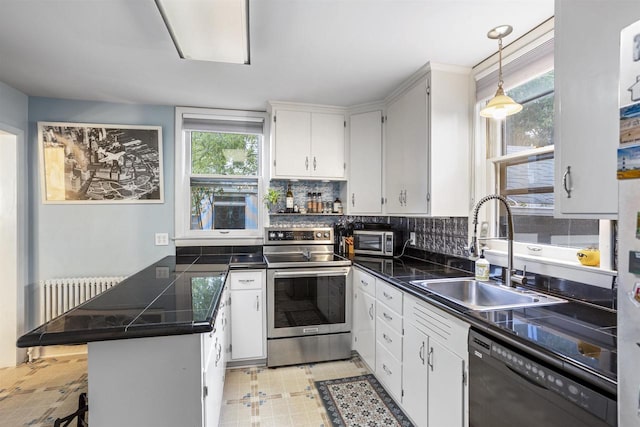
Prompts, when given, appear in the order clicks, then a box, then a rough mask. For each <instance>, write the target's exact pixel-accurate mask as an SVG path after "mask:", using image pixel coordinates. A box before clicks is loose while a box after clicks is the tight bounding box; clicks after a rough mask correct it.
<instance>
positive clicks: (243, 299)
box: [229, 270, 266, 360]
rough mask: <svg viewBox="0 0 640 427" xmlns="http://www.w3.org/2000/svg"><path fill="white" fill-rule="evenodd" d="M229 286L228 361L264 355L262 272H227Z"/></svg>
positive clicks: (264, 282) (263, 281) (264, 287)
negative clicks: (229, 354) (229, 330)
mask: <svg viewBox="0 0 640 427" xmlns="http://www.w3.org/2000/svg"><path fill="white" fill-rule="evenodd" d="M229 282H230V287H231V304H230V311H231V360H245V359H262V358H265V357H266V311H265V308H264V306H265V301H266V272H265V270H243V271H232V272H230V273H229Z"/></svg>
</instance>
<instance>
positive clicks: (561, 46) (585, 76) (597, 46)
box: [554, 0, 640, 218]
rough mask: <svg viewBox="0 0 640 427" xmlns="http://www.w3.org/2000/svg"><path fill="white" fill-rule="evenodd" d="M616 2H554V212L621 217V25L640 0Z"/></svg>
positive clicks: (637, 10) (637, 11) (638, 12)
mask: <svg viewBox="0 0 640 427" xmlns="http://www.w3.org/2000/svg"><path fill="white" fill-rule="evenodd" d="M614 3H615V6H614V5H613V4H611V3H610V2H580V1H573V0H556V2H555V41H554V42H555V55H554V62H555V64H554V67H555V123H554V125H555V135H554V140H555V141H554V143H555V156H556V159H555V216H556V217H574V218H616V216H617V211H618V184H617V182H616V167H617V161H616V149H617V147H618V140H619V113H618V111H619V109H618V74H619V71H618V68H619V63H620V60H619V55H620V30H621V29H622V28H623V27H625V26H627V25H628V24H631V23H632V22H633V21H635V20H637V19H638V17H639V16H640V2H614ZM594 28H597V31H594ZM565 188H566V190H565Z"/></svg>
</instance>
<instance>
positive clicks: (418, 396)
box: [402, 295, 469, 427]
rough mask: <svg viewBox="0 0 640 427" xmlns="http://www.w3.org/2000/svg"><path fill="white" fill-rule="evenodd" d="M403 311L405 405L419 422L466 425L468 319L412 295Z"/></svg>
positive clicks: (409, 413)
mask: <svg viewBox="0 0 640 427" xmlns="http://www.w3.org/2000/svg"><path fill="white" fill-rule="evenodd" d="M404 312H405V331H404V333H405V335H404V340H403V355H404V360H403V384H402V388H403V393H402V395H403V398H402V407H403V408H404V410H405V411H406V413H407V415H408V416H409V417H410V418H411V419H412V420H413V421H414V422H415V424H416V425H417V426H418V427H421V426H430V427H433V426H436V427H440V426H442V427H458V426H459V427H465V426H467V425H468V405H467V402H468V389H467V380H466V379H467V370H468V367H467V364H468V355H467V337H468V333H469V325H468V324H466V323H465V322H463V321H461V320H460V319H458V318H456V317H454V316H452V315H450V314H448V313H446V312H444V311H442V310H440V309H438V308H435V307H433V306H431V305H430V304H428V303H426V302H424V301H421V300H418V299H417V298H414V297H412V296H409V295H405V298H404Z"/></svg>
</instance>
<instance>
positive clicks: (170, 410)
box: [18, 255, 262, 426]
mask: <svg viewBox="0 0 640 427" xmlns="http://www.w3.org/2000/svg"><path fill="white" fill-rule="evenodd" d="M242 258H243V257H242V256H234V255H210V256H202V255H195V256H182V257H173V256H169V257H166V258H163V259H162V260H160V261H158V262H156V263H154V264H153V265H151V266H149V267H147V268H145V269H144V270H142V271H140V272H138V273H136V274H134V275H133V276H131V277H129V278H127V279H125V280H124V281H122V282H121V283H120V284H118V285H117V286H115V287H113V288H111V289H109V290H107V291H105V292H103V293H102V294H100V295H99V296H98V297H96V298H93V299H91V300H90V301H88V302H86V303H85V304H82V305H80V306H78V307H76V308H74V309H72V310H70V311H69V312H67V313H65V314H63V315H62V316H59V317H57V318H55V319H53V320H52V321H50V322H48V323H46V324H44V325H42V326H40V327H39V328H36V329H34V330H33V331H31V332H29V333H27V334H25V335H23V336H22V337H20V339H19V340H18V346H19V347H29V346H38V345H54V344H82V343H87V344H88V364H89V372H88V377H89V381H88V383H89V392H88V396H89V400H90V411H89V423H90V425H92V426H114V425H119V426H138V425H153V426H176V425H184V426H216V425H217V424H218V417H219V411H220V402H221V399H222V387H223V383H224V369H225V360H226V359H225V358H226V353H227V344H226V343H227V341H228V339H227V337H226V335H227V334H228V327H227V326H228V325H227V324H228V320H227V313H226V312H225V309H226V301H225V300H226V290H225V286H224V285H225V280H226V277H227V272H228V270H229V268H233V267H237V266H243V265H244V264H243V263H242V261H243V259H242ZM259 258H260V259H259V261H258V262H257V263H252V264H251V265H252V266H253V267H254V268H255V267H256V266H260V265H261V264H260V262H261V261H262V257H261V256H260V257H259ZM134 338H135V339H134Z"/></svg>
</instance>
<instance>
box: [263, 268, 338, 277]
mask: <svg viewBox="0 0 640 427" xmlns="http://www.w3.org/2000/svg"><path fill="white" fill-rule="evenodd" d="M348 274H349V269H348V268H343V269H330V268H319V269H316V270H297V269H296V270H282V271H275V272H274V273H273V277H274V278H276V279H279V278H287V277H326V276H347V275H348Z"/></svg>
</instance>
